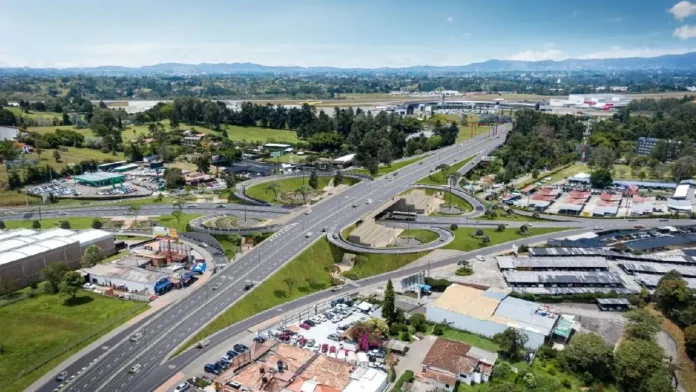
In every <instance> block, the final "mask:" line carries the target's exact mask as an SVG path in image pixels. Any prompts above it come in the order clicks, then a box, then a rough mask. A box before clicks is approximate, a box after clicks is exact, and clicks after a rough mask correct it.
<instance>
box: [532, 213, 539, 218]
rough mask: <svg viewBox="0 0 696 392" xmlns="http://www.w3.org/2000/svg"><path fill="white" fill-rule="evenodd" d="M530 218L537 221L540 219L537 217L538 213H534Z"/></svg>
mask: <svg viewBox="0 0 696 392" xmlns="http://www.w3.org/2000/svg"><path fill="white" fill-rule="evenodd" d="M532 218H534V219H539V218H540V215H539V214H538V213H536V212H535V213H533V214H532Z"/></svg>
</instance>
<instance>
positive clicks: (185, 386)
mask: <svg viewBox="0 0 696 392" xmlns="http://www.w3.org/2000/svg"><path fill="white" fill-rule="evenodd" d="M190 388H191V384H189V383H187V382H184V383H181V384H179V386H177V387H176V389H174V392H186V391H188V390H189V389H190Z"/></svg>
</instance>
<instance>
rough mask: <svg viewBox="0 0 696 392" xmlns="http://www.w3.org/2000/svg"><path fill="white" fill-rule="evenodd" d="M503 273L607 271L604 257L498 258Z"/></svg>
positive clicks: (607, 266) (607, 267)
mask: <svg viewBox="0 0 696 392" xmlns="http://www.w3.org/2000/svg"><path fill="white" fill-rule="evenodd" d="M495 259H496V260H497V262H498V268H500V270H501V271H514V270H517V271H607V270H608V269H609V265H608V264H607V262H606V260H605V259H604V258H603V257H583V258H579V257H512V256H496V258H495Z"/></svg>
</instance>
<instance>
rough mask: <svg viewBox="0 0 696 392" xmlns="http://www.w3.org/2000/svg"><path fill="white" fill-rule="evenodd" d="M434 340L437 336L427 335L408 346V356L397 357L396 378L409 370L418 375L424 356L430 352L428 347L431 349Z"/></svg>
mask: <svg viewBox="0 0 696 392" xmlns="http://www.w3.org/2000/svg"><path fill="white" fill-rule="evenodd" d="M436 339H437V336H432V335H427V336H424V337H423V339H421V340H417V341H415V342H413V343H411V344H409V345H408V347H409V349H408V354H406V355H405V356H398V358H399V363H398V364H397V365H396V376H397V377H401V375H402V374H403V373H404V372H405V371H406V370H411V371H412V372H413V373H414V374H418V371H419V370H420V365H421V363H422V362H423V359H424V358H425V355H426V354H427V353H428V351H430V347H432V345H433V343H435V340H436Z"/></svg>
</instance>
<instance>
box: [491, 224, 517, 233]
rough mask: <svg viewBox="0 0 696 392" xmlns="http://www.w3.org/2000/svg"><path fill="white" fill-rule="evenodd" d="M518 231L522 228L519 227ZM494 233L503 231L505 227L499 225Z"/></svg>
mask: <svg viewBox="0 0 696 392" xmlns="http://www.w3.org/2000/svg"><path fill="white" fill-rule="evenodd" d="M520 229H522V228H521V227H520ZM496 231H499V232H502V231H505V225H503V224H499V225H498V228H497V229H496Z"/></svg>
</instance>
